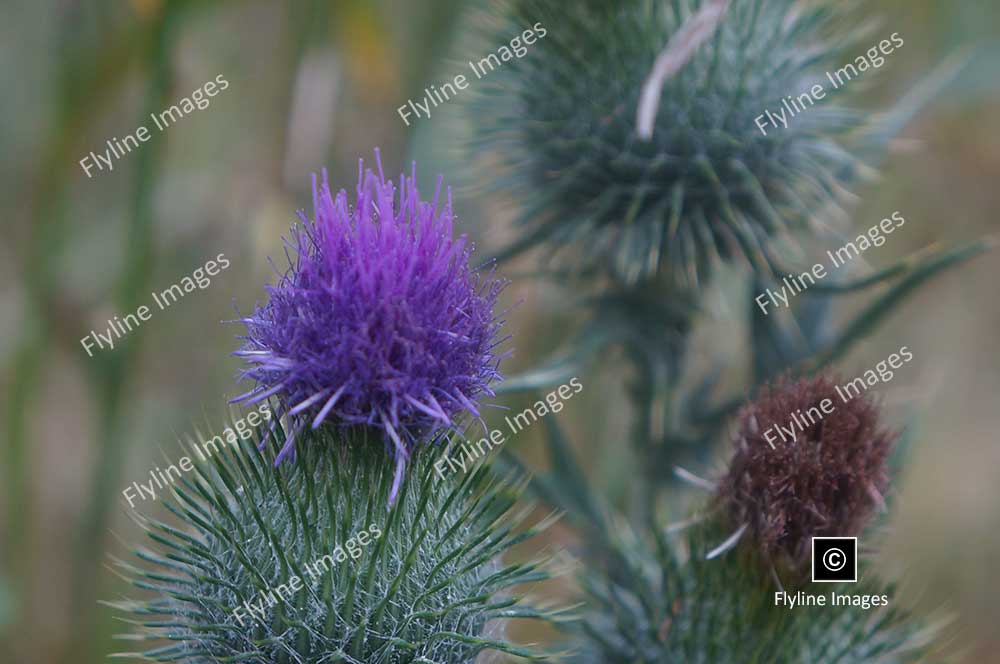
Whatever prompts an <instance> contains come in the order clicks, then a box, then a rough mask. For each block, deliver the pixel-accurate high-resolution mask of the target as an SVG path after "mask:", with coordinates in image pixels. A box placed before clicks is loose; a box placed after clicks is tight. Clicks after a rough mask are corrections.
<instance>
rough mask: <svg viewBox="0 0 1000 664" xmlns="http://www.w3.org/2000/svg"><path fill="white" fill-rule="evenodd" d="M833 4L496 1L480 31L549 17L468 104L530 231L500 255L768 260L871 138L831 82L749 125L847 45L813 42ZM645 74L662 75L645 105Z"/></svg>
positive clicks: (649, 268)
mask: <svg viewBox="0 0 1000 664" xmlns="http://www.w3.org/2000/svg"><path fill="white" fill-rule="evenodd" d="M844 4H845V3H837V4H835V3H833V2H831V1H829V0H820V1H819V2H813V3H806V4H803V3H798V2H793V1H792V0H761V1H760V2H732V3H728V2H720V1H719V0H692V1H691V2H683V3H678V2H645V1H643V0H623V1H619V2H603V1H590V2H572V3H554V2H549V1H548V0H510V1H509V2H507V3H505V4H504V5H503V6H504V7H505V9H503V10H501V11H502V14H503V19H504V20H503V22H502V27H501V28H500V29H498V30H495V31H494V32H493V34H492V35H491V39H492V40H494V43H502V42H503V40H505V39H509V36H510V35H513V34H517V33H519V32H520V31H521V30H523V29H524V28H525V27H526V26H530V25H533V24H535V25H536V29H537V25H538V24H541V25H542V26H544V27H545V28H546V30H547V34H546V35H545V36H544V38H542V39H538V40H537V42H536V43H534V44H533V45H532V46H531V47H530V50H529V52H528V53H527V55H525V56H524V57H522V58H519V59H515V60H512V61H510V62H505V63H504V64H503V67H502V69H500V70H498V71H497V72H493V73H491V75H490V78H489V79H488V80H485V81H483V83H482V84H481V85H480V89H481V90H482V91H484V94H483V95H481V99H480V102H481V103H480V105H479V106H477V107H476V109H475V111H476V118H477V121H478V134H477V137H476V139H477V144H476V148H477V151H478V152H480V153H483V152H484V150H483V149H482V148H484V147H485V148H487V150H486V151H488V152H490V153H492V154H491V156H492V157H495V159H491V160H490V162H489V163H488V165H487V167H488V168H491V169H493V168H496V166H495V164H496V163H497V162H499V163H500V164H501V166H502V168H503V169H504V170H505V172H506V174H509V177H507V178H498V177H493V178H491V181H493V182H499V183H502V185H501V186H502V187H503V188H504V189H505V190H507V191H510V190H511V189H513V191H514V192H515V193H516V194H517V198H518V199H519V200H521V201H524V202H525V203H526V205H525V208H524V213H523V215H522V217H521V219H520V222H521V223H522V224H523V225H524V226H525V227H526V228H528V229H529V231H530V234H529V235H528V236H526V239H524V240H522V241H521V242H520V243H519V244H517V245H514V246H513V247H511V248H510V249H509V251H511V252H513V251H515V250H518V249H524V248H528V247H530V246H534V245H536V244H542V245H543V246H545V247H546V248H547V249H549V250H551V251H552V253H557V252H560V253H563V254H564V255H565V252H562V251H561V250H563V249H569V248H572V249H573V252H572V254H571V256H572V258H571V260H572V261H573V264H574V265H576V266H583V267H587V268H594V269H596V270H599V271H600V272H602V273H610V274H611V275H612V276H614V277H616V278H618V279H620V280H622V281H624V282H625V283H627V284H630V285H631V284H633V283H635V282H638V281H640V280H644V279H648V278H653V277H654V276H657V275H661V274H663V275H666V276H668V277H669V278H671V279H672V280H674V281H675V282H677V283H679V284H681V285H685V286H693V285H697V284H698V283H699V281H700V280H703V279H706V278H708V276H709V275H710V274H711V269H712V268H713V266H714V265H715V264H716V263H718V262H719V261H720V260H722V261H726V260H733V259H741V260H742V259H748V260H750V261H752V262H753V264H754V266H755V267H757V268H758V269H760V270H762V271H768V270H770V267H769V262H768V260H767V258H768V256H767V250H768V244H769V243H770V242H771V240H770V238H771V237H772V236H774V235H779V234H781V233H784V232H786V231H788V230H790V229H795V228H803V227H805V226H806V225H807V224H809V223H811V219H815V218H816V215H817V213H818V212H821V211H823V210H826V209H830V208H831V206H835V205H837V202H838V201H842V194H843V192H844V191H845V185H848V184H850V183H852V182H853V181H854V180H856V179H857V177H858V176H859V175H860V174H862V173H864V172H866V171H868V170H870V169H869V167H867V166H866V165H865V164H864V163H863V162H861V161H860V160H859V159H857V158H856V157H855V156H852V155H857V154H861V153H862V152H864V151H865V150H868V149H872V153H871V155H872V156H874V155H876V154H879V150H880V148H881V146H882V145H883V142H882V141H879V140H874V139H868V140H864V139H863V138H862V137H861V136H859V135H858V134H856V133H854V130H856V129H859V128H862V127H864V126H865V123H866V122H867V120H866V119H865V118H866V116H864V115H862V114H860V113H858V112H857V111H855V110H853V109H851V108H849V107H847V106H846V104H845V101H846V100H845V98H844V97H845V93H842V92H841V91H837V92H836V93H835V94H831V97H835V99H833V98H828V99H826V100H823V101H821V102H818V103H816V104H815V105H814V106H809V107H808V108H805V109H803V110H802V112H801V113H796V117H795V118H794V120H792V121H789V123H788V126H787V127H784V126H777V125H774V126H771V125H767V126H765V127H764V129H763V130H762V129H761V128H760V126H758V122H760V120H759V118H761V117H763V118H765V119H766V118H767V117H771V116H767V115H765V112H766V111H768V110H770V111H775V112H784V109H783V106H782V103H783V100H785V103H787V100H786V97H788V96H789V95H798V94H800V93H802V92H803V91H806V90H809V89H810V86H812V85H815V84H823V83H825V82H826V79H825V77H824V76H823V72H824V69H826V68H834V69H835V68H836V66H839V65H841V64H843V63H842V62H840V60H841V59H842V58H843V57H844V56H843V55H842V54H843V53H844V52H845V51H846V52H848V53H850V52H851V51H852V50H853V49H854V48H855V47H854V46H853V44H854V43H855V37H856V35H855V34H854V32H856V31H854V32H852V31H850V30H848V31H846V32H845V33H843V34H841V35H839V37H838V40H837V41H836V44H834V43H832V42H831V40H829V39H828V38H827V33H828V32H829V28H830V25H831V22H832V21H835V20H838V19H840V18H842V17H843V15H844V13H845V11H846V10H843V9H841V8H840V7H839V6H838V5H844ZM846 4H850V3H846ZM807 5H808V6H807ZM845 47H846V48H845ZM850 55H851V56H852V57H853V55H854V53H850ZM661 63H662V64H666V65H668V67H667V69H669V70H670V72H669V75H666V76H665V78H663V77H660V78H657V76H656V72H657V71H658V70H659V69H661ZM651 80H656V81H657V82H658V83H661V84H662V87H661V86H652V87H651V88H650V89H653V90H654V92H655V94H653V95H652V96H651V97H650V98H649V101H651V102H655V103H653V104H648V103H646V102H645V101H644V95H643V92H644V89H646V88H647V84H648V83H649V82H650V81H651ZM828 87H830V86H829V85H828ZM852 89H857V88H856V85H854V84H852ZM642 109H645V110H646V111H647V112H648V115H649V118H648V120H647V122H649V123H650V128H651V131H649V130H647V129H644V128H643V127H642V124H641V123H640V121H639V117H640V116H641V115H642V114H643V113H642V112H641V110H642ZM845 148H847V149H845ZM866 156H867V155H866Z"/></svg>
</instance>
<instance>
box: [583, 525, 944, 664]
mask: <svg viewBox="0 0 1000 664" xmlns="http://www.w3.org/2000/svg"><path fill="white" fill-rule="evenodd" d="M727 534H728V533H727V531H726V530H725V529H724V528H722V527H721V526H720V525H719V524H718V523H707V524H703V525H702V526H699V527H696V528H694V529H693V530H692V531H691V532H690V533H689V534H688V536H687V537H686V538H684V539H670V538H668V537H667V536H665V535H663V534H658V536H657V547H656V549H657V552H656V553H654V552H653V551H652V550H649V549H648V547H647V546H645V545H644V544H643V543H641V542H634V541H630V542H629V543H628V544H622V546H621V549H620V551H621V556H620V559H618V560H616V561H615V562H614V563H613V564H610V565H608V567H607V570H606V571H603V572H602V571H600V570H599V569H598V568H596V567H591V568H589V569H588V571H587V572H586V574H585V576H584V577H583V579H582V582H583V585H584V587H585V589H586V591H587V594H588V595H589V599H590V602H589V603H590V604H591V606H592V607H593V610H592V611H591V612H590V614H589V615H588V617H587V618H586V620H585V621H584V623H583V625H582V633H581V635H580V637H579V639H578V641H577V642H576V646H577V648H578V650H579V651H580V652H581V653H582V656H581V657H580V658H579V660H578V661H580V662H585V663H593V664H660V663H662V662H686V663H690V664H715V663H717V662H741V663H744V664H765V663H766V664H774V663H778V664H792V663H794V664H832V663H833V662H838V663H844V664H861V663H863V662H874V661H878V662H887V663H902V662H915V661H926V658H927V657H928V655H929V653H930V652H931V647H930V645H929V643H928V640H927V639H926V638H925V637H926V636H927V635H928V632H927V631H926V630H925V629H923V628H925V627H926V626H925V625H922V624H921V623H919V622H918V621H915V620H914V619H913V618H912V617H911V616H909V615H908V613H907V612H906V611H904V610H902V609H900V608H898V607H897V606H895V603H896V597H895V596H894V588H893V587H891V586H885V585H882V584H880V583H879V582H877V581H875V580H874V579H872V578H870V577H869V575H868V574H867V573H866V572H867V569H868V566H867V565H866V564H865V563H864V561H862V564H861V565H860V569H859V574H860V575H861V576H860V581H859V583H857V584H822V585H821V586H817V585H812V586H810V587H808V588H806V589H805V590H804V592H807V593H810V594H823V595H826V598H827V599H826V606H805V607H803V606H796V607H795V608H792V609H789V608H788V607H787V606H786V605H780V604H779V605H777V606H776V601H775V592H777V591H779V590H780V589H779V587H778V586H777V585H776V584H775V582H774V581H773V580H772V577H771V576H770V575H768V574H762V573H761V565H760V562H761V561H760V560H757V559H754V558H753V557H752V556H748V555H746V552H745V551H743V552H742V553H741V552H740V551H738V550H737V551H731V552H729V553H728V554H726V555H724V556H722V557H721V558H716V559H713V560H706V553H707V552H708V551H709V549H710V547H713V546H715V545H717V544H718V543H719V542H720V541H721V540H722V539H723V538H725V537H726V535H727ZM824 586H825V587H824ZM831 591H832V592H836V593H838V594H845V593H846V594H850V595H855V594H870V595H879V596H882V595H886V596H887V599H888V602H889V606H888V607H886V606H877V607H872V608H870V609H868V610H864V609H863V608H861V607H852V606H831V602H830V599H829V597H830V592H831ZM788 592H789V593H790V594H791V593H793V592H794V591H792V590H790V589H789V590H788Z"/></svg>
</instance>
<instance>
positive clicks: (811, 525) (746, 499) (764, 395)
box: [717, 374, 896, 569]
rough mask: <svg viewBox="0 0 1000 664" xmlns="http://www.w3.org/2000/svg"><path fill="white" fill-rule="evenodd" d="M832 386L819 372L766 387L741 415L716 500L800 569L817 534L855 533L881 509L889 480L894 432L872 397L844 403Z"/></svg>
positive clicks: (765, 547) (772, 552)
mask: <svg viewBox="0 0 1000 664" xmlns="http://www.w3.org/2000/svg"><path fill="white" fill-rule="evenodd" d="M836 385H837V381H836V380H835V378H834V377H833V376H831V375H829V374H822V375H818V376H814V377H807V378H801V379H798V380H791V379H789V378H782V379H780V380H779V381H778V382H777V383H776V384H774V385H772V386H769V387H767V388H765V389H764V390H763V391H762V392H761V394H760V396H759V397H758V398H757V400H756V401H754V402H752V403H750V404H748V405H747V406H746V407H744V409H743V411H742V412H741V413H740V416H739V430H738V433H737V434H736V438H735V441H734V442H735V446H736V450H735V453H734V454H733V458H732V461H731V463H730V464H729V470H728V472H727V473H726V475H725V476H724V477H723V478H722V480H721V481H720V482H719V489H718V494H717V500H718V501H719V504H720V506H721V507H722V508H723V510H724V511H725V512H726V513H727V515H728V516H729V518H730V519H731V520H732V523H734V524H736V525H737V526H739V527H741V528H745V530H746V536H747V537H745V538H744V539H747V538H749V539H751V540H752V541H754V542H755V543H756V545H757V546H758V547H759V549H760V551H761V553H763V554H764V555H765V556H766V557H767V558H769V559H770V560H772V561H779V560H780V561H784V562H786V563H789V564H791V565H792V566H793V567H795V568H799V569H801V568H802V567H803V566H808V561H809V551H810V541H811V539H810V538H811V537H813V536H818V535H827V536H843V537H849V536H855V535H857V534H858V533H859V532H860V531H861V530H862V529H863V527H864V526H865V524H866V522H867V521H868V518H869V516H870V515H871V513H872V511H873V508H875V507H877V506H884V501H883V499H882V496H883V493H884V492H885V490H886V488H887V487H888V484H889V472H888V468H887V458H888V456H889V452H890V450H891V448H892V445H893V443H894V442H895V440H896V433H895V432H893V431H891V430H890V429H888V428H886V427H883V426H882V425H881V424H880V422H879V409H878V407H877V406H876V405H875V403H874V402H873V401H872V400H871V399H870V398H868V397H866V396H865V395H860V396H856V397H855V398H853V399H849V400H847V401H844V400H843V399H842V398H841V396H840V394H839V393H838V392H837V389H836ZM852 394H853V393H852ZM846 396H849V395H846V394H845V397H846ZM824 400H828V401H824ZM778 426H781V427H783V429H784V431H783V434H784V435H782V434H781V433H779V431H778ZM792 434H794V437H795V439H794V440H793V439H792Z"/></svg>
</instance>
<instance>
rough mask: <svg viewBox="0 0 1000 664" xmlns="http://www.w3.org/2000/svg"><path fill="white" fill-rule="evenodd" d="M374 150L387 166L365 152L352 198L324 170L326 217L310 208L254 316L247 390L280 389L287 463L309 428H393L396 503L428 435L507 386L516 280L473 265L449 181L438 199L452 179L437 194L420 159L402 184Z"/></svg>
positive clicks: (317, 193) (320, 201)
mask: <svg viewBox="0 0 1000 664" xmlns="http://www.w3.org/2000/svg"><path fill="white" fill-rule="evenodd" d="M375 158H376V162H377V164H378V175H377V176H376V175H375V174H374V173H373V172H372V171H371V170H365V168H364V163H363V161H360V162H359V165H358V185H357V194H356V204H355V206H354V207H353V208H352V207H351V206H350V204H349V202H348V197H347V193H346V192H345V191H344V190H341V191H340V192H339V193H337V195H336V196H333V194H332V193H331V191H330V186H329V183H328V181H327V176H326V171H325V170H324V171H323V181H322V184H321V185H319V186H318V187H317V182H316V176H315V175H313V207H314V211H315V220H313V221H310V220H309V218H308V217H307V216H306V215H305V214H304V213H303V212H299V213H298V214H299V218H300V219H301V222H302V223H301V225H296V226H294V227H293V228H292V232H291V237H290V239H289V240H287V241H286V245H287V246H288V248H290V249H291V250H292V252H294V254H295V257H294V259H293V258H292V257H291V256H289V265H290V267H289V269H288V271H287V272H286V273H285V274H284V276H282V277H281V279H280V280H279V282H278V284H277V285H276V286H270V285H269V286H268V287H267V290H268V294H269V296H270V297H269V301H268V302H267V303H266V304H265V305H263V306H259V305H258V306H257V307H256V308H255V310H254V313H253V315H252V316H250V317H246V318H242V321H243V322H244V323H245V324H246V326H247V334H246V336H243V337H241V339H243V340H244V344H243V346H242V348H241V349H240V350H239V351H237V352H236V353H235V354H236V355H238V356H240V357H243V358H244V359H245V361H246V363H247V367H246V368H244V369H243V370H242V371H241V375H240V380H241V381H242V380H245V379H252V380H253V381H255V383H256V385H255V387H254V389H253V390H251V391H250V392H247V393H246V394H244V395H241V396H240V397H237V398H236V399H234V401H238V402H242V403H244V405H248V404H252V403H255V402H258V401H261V400H263V399H267V398H269V397H271V396H275V397H276V398H277V400H278V402H279V407H278V409H277V414H278V415H286V416H288V418H289V419H290V421H291V422H292V426H291V431H292V433H290V434H289V436H288V439H287V440H286V442H285V444H284V446H283V447H282V449H281V451H280V452H279V454H278V457H277V459H276V460H275V463H280V462H281V460H283V459H284V458H285V457H286V456H288V455H289V454H291V453H292V452H293V449H294V445H293V441H294V437H295V433H296V432H298V431H301V430H302V429H303V428H304V427H305V426H311V427H312V428H313V429H315V428H317V427H319V426H320V425H322V424H323V423H331V424H336V425H339V426H345V427H346V426H358V425H361V426H370V427H374V428H376V429H379V430H381V431H382V432H383V434H384V437H385V441H386V443H387V444H388V446H389V448H390V450H391V453H392V454H393V455H394V456H395V459H396V471H395V478H394V481H393V487H392V493H391V497H390V501H392V500H394V499H395V496H396V493H397V491H398V489H399V486H400V483H401V481H402V477H403V470H404V467H405V464H406V458H407V457H408V456H409V454H410V453H411V452H412V451H413V450H414V449H415V448H416V446H417V445H418V444H419V443H420V442H422V441H428V440H430V439H431V438H433V437H434V436H435V435H436V434H437V433H440V432H441V431H442V430H443V429H445V428H449V427H454V426H455V420H456V418H458V417H459V416H461V415H463V414H465V413H470V414H471V415H473V416H474V417H479V409H478V401H479V399H480V398H481V397H482V396H483V395H489V396H494V393H493V391H492V390H491V389H490V384H491V383H492V382H494V381H498V380H500V373H499V363H500V360H501V359H502V358H503V357H504V356H505V355H506V354H503V355H501V354H497V353H496V348H497V346H498V345H499V344H500V343H502V342H503V341H505V340H506V338H505V339H498V338H497V337H498V331H499V328H500V327H501V325H502V321H501V320H499V319H498V318H496V317H495V316H494V313H493V307H494V304H495V303H496V300H497V297H498V296H499V294H500V291H501V290H502V289H503V287H504V286H505V282H504V281H502V280H500V279H498V278H496V277H495V276H494V274H493V271H492V270H491V271H490V272H489V273H488V274H485V275H483V274H480V273H479V272H478V271H477V270H474V269H471V268H470V267H469V259H470V256H471V254H472V246H471V244H470V243H469V242H468V241H467V239H466V237H465V236H464V235H462V236H460V237H458V238H453V237H452V222H453V220H454V214H453V213H452V205H451V190H450V189H449V190H448V194H447V199H448V200H447V203H446V204H445V205H444V206H443V207H441V208H439V206H438V199H439V195H440V193H441V178H440V177H439V178H438V182H437V188H436V191H435V192H434V199H433V202H431V203H427V202H424V201H422V200H421V199H420V196H419V194H418V192H417V185H416V164H414V165H413V170H412V173H411V176H410V178H406V177H405V176H400V179H399V185H398V188H397V187H396V186H394V184H393V182H391V181H386V180H385V177H384V176H383V173H382V163H381V160H380V159H379V153H378V150H376V151H375Z"/></svg>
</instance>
